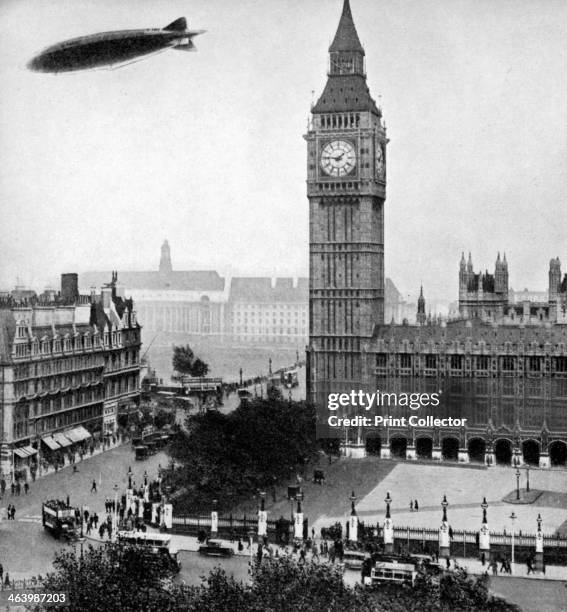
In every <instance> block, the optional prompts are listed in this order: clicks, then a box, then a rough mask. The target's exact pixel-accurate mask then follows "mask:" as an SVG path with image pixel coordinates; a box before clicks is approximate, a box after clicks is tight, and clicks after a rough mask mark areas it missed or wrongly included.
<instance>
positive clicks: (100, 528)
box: [98, 523, 106, 540]
mask: <svg viewBox="0 0 567 612" xmlns="http://www.w3.org/2000/svg"><path fill="white" fill-rule="evenodd" d="M105 529H106V525H105V524H104V523H101V524H100V527H99V528H98V535H99V536H100V539H101V540H102V539H103V538H104V531H105Z"/></svg>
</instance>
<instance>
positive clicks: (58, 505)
mask: <svg viewBox="0 0 567 612" xmlns="http://www.w3.org/2000/svg"><path fill="white" fill-rule="evenodd" d="M41 520H42V524H43V527H44V529H45V530H47V531H49V532H50V533H51V534H52V535H53V536H55V537H56V538H58V539H59V538H64V539H67V540H71V539H74V538H75V537H76V535H77V527H76V524H75V508H73V507H71V506H69V505H68V504H67V503H66V502H64V501H62V500H60V499H50V500H48V501H46V502H44V503H43V504H42V505H41Z"/></svg>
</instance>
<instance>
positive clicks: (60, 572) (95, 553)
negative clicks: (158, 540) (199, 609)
mask: <svg viewBox="0 0 567 612" xmlns="http://www.w3.org/2000/svg"><path fill="white" fill-rule="evenodd" d="M53 566H54V568H55V571H54V572H52V573H50V574H48V575H47V578H46V581H45V588H46V590H47V591H50V592H65V593H67V594H68V599H69V605H68V606H67V607H66V609H67V610H69V612H99V611H100V612H102V611H106V612H113V611H115V610H116V611H117V612H118V611H123V612H129V611H132V612H134V611H139V610H166V611H167V610H177V609H178V607H177V601H178V599H179V596H180V592H179V590H178V588H177V587H175V586H173V585H172V584H171V583H170V579H171V578H172V577H173V569H172V566H171V562H170V559H169V557H168V556H166V555H161V554H155V553H154V552H152V550H151V549H150V548H148V547H145V546H132V545H125V544H121V543H118V544H107V545H106V546H105V547H99V548H94V547H93V546H89V547H88V548H87V550H86V551H85V552H84V553H83V551H81V552H80V553H78V552H77V551H72V552H58V553H56V555H55V560H54V563H53ZM42 609H43V608H42ZM47 609H49V607H47ZM54 609H55V608H54Z"/></svg>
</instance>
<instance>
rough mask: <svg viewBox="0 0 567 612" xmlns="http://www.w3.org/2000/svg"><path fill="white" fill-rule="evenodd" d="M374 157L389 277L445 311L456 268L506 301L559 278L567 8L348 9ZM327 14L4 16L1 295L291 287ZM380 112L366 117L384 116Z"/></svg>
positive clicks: (335, 6) (231, 5)
mask: <svg viewBox="0 0 567 612" xmlns="http://www.w3.org/2000/svg"><path fill="white" fill-rule="evenodd" d="M351 6H352V12H353V16H354V20H355V23H356V26H357V29H358V33H359V36H360V39H361V41H362V43H363V45H364V46H365V49H366V65H367V72H368V82H369V86H370V90H371V93H372V95H373V96H374V98H375V99H376V100H377V101H379V102H380V103H381V105H382V107H383V112H384V117H385V120H386V124H387V126H388V136H389V138H390V139H391V142H390V144H389V149H388V164H389V165H388V197H387V201H386V212H385V219H386V244H385V252H386V274H387V275H388V276H390V277H391V278H392V279H393V280H394V282H395V283H396V285H397V286H398V288H399V289H400V290H401V291H402V292H403V293H404V294H408V293H411V294H415V292H416V290H417V289H418V287H419V284H420V283H421V282H423V285H424V289H425V293H426V297H427V296H428V295H429V296H431V297H433V296H434V297H447V298H449V299H454V298H455V297H456V292H457V271H458V263H459V258H460V254H461V251H462V250H464V251H466V252H468V251H469V250H470V251H472V254H473V262H474V265H475V269H478V268H481V267H482V269H485V268H487V267H488V268H489V270H490V271H493V267H494V260H495V259H496V255H497V252H498V251H499V250H500V251H506V255H507V258H508V262H509V269H510V284H511V286H512V287H514V288H518V289H520V288H524V287H529V288H531V289H546V287H547V271H548V264H549V259H550V258H551V257H555V256H557V255H558V256H559V257H560V258H561V259H562V260H563V262H564V266H563V267H564V269H565V271H567V248H565V246H566V241H565V239H564V237H565V231H566V228H567V224H566V221H567V212H566V207H565V206H566V202H567V173H566V168H567V86H566V78H567V76H566V75H567V2H565V1H563V0H557V1H553V0H541V1H538V0H529V1H528V0H524V1H522V0H512V1H505V0H499V1H494V0H474V1H473V0H471V1H455V0H437V1H430V2H427V1H423V0H416V1H403V0H396V1H389V2H386V1H385V0H384V1H379V0H351ZM341 8H342V0H240V1H239V2H234V1H232V0H200V1H196V0H190V1H187V0H183V1H178V0H161V1H159V0H151V1H150V0H96V1H95V0H90V1H83V0H50V1H49V2H48V1H46V0H35V1H32V0H3V1H2V2H1V3H0V82H1V83H2V87H1V90H0V146H1V151H2V155H1V158H0V159H1V161H0V206H1V217H0V218H1V220H2V221H1V223H2V231H1V232H0V236H1V238H0V240H1V245H0V253H1V256H0V287H4V288H9V287H11V286H13V285H14V283H15V281H16V277H17V276H19V277H20V278H21V279H22V281H23V282H24V283H26V284H31V285H34V286H36V287H42V286H43V285H44V284H45V283H47V282H48V281H50V280H51V279H52V278H54V277H57V275H58V274H59V273H60V272H69V271H78V272H80V271H82V270H89V269H91V270H92V269H99V270H100V269H112V268H117V269H118V270H120V269H124V270H125V269H141V270H143V269H156V268H157V265H158V260H159V248H160V245H161V243H162V241H163V239H164V238H165V237H167V238H168V239H169V242H170V244H171V247H172V259H173V266H174V268H175V269H178V270H179V269H196V268H199V269H203V268H209V269H219V270H220V271H222V272H226V271H227V270H229V269H230V268H231V269H232V271H233V273H234V274H255V273H257V274H260V273H262V274H272V275H276V274H278V275H298V274H299V275H306V274H307V272H308V203H307V198H306V195H305V176H306V161H305V160H306V153H305V151H306V145H305V141H304V140H303V138H302V135H303V134H304V133H305V131H306V124H307V118H308V115H309V108H310V103H311V100H312V93H311V92H312V91H314V92H315V96H318V95H319V94H320V93H321V91H322V89H323V86H324V83H325V78H326V70H327V58H328V46H329V43H330V41H331V39H332V37H333V35H334V33H335V30H336V27H337V24H338V20H339V16H340V13H341ZM183 15H185V16H186V17H187V20H188V21H189V25H190V26H191V27H194V28H204V29H206V30H208V32H207V33H206V34H204V35H203V36H199V37H198V38H196V39H195V42H196V45H197V47H198V52H197V53H180V52H177V51H172V50H170V51H166V52H164V53H162V54H159V55H157V56H153V57H150V58H149V59H147V60H145V61H140V62H137V63H134V64H131V65H128V66H126V67H123V68H120V69H116V70H96V71H91V72H81V73H75V74H70V75H49V74H38V73H32V72H29V71H27V70H26V68H25V64H26V62H27V61H28V60H29V59H30V58H31V57H32V56H33V55H34V53H35V52H36V51H39V50H41V49H42V48H44V47H46V46H48V45H51V44H54V43H56V42H59V41H62V40H65V39H68V38H72V37H75V36H81V35H86V34H90V33H95V32H99V31H105V30H114V29H128V28H145V27H163V26H165V25H166V24H168V23H169V22H171V21H173V20H174V19H176V18H177V17H180V16H183ZM380 96H381V98H380Z"/></svg>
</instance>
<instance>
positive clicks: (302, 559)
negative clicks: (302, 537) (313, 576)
mask: <svg viewBox="0 0 567 612" xmlns="http://www.w3.org/2000/svg"><path fill="white" fill-rule="evenodd" d="M298 563H300V564H301V565H303V564H304V563H305V548H303V547H301V550H300V551H299V561H298Z"/></svg>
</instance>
